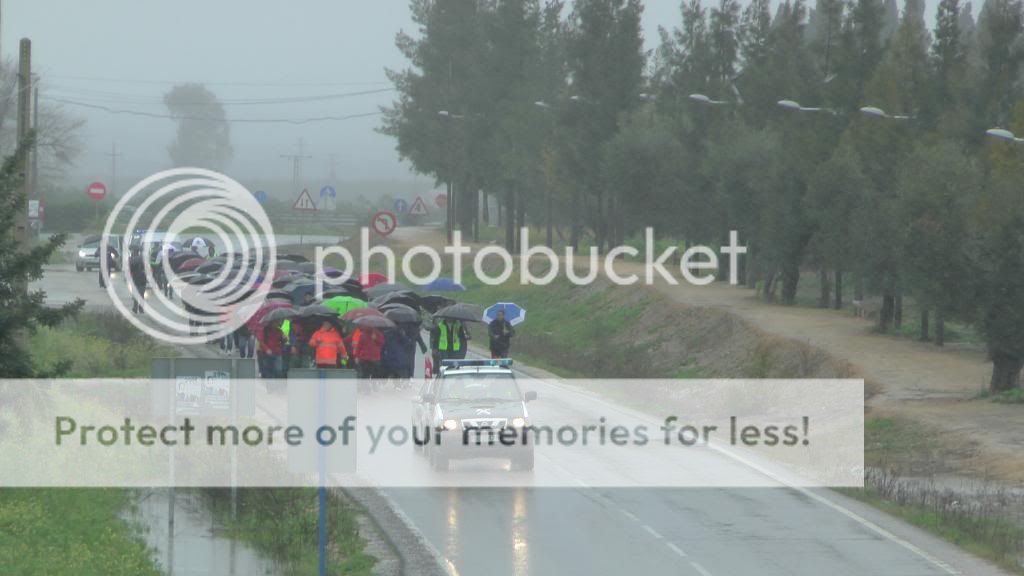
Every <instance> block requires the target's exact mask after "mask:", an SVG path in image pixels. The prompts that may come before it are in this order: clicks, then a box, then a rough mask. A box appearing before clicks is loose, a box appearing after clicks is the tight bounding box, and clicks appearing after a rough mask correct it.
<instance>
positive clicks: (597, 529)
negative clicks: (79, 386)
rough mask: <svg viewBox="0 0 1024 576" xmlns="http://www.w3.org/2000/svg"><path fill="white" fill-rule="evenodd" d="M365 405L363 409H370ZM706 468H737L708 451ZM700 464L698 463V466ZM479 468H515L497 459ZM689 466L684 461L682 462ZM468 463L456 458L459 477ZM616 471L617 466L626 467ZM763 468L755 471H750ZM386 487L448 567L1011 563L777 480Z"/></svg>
mask: <svg viewBox="0 0 1024 576" xmlns="http://www.w3.org/2000/svg"><path fill="white" fill-rule="evenodd" d="M37 287H40V288H43V289H45V290H46V291H47V292H48V295H49V301H50V302H53V303H61V302H66V301H70V300H72V299H74V298H76V297H81V298H84V299H86V300H87V302H88V303H89V307H90V308H94V309H102V308H109V307H110V304H109V302H108V301H107V296H106V293H105V292H104V291H102V290H101V289H100V288H99V286H98V284H97V282H96V274H95V272H93V273H76V272H74V270H73V268H68V267H57V268H52V267H51V268H50V269H48V270H47V274H46V277H45V278H44V279H43V280H42V281H41V282H39V283H37ZM521 385H522V387H523V388H524V389H527V390H529V389H537V390H538V391H539V392H540V396H541V399H540V400H539V401H538V402H537V404H536V405H534V407H533V408H532V410H534V411H535V414H536V415H535V417H536V418H542V417H543V418H549V419H554V420H561V421H573V420H575V419H579V418H581V417H588V418H597V417H599V416H600V415H601V412H604V411H606V410H616V409H617V407H615V406H613V405H611V404H608V403H606V402H604V401H602V400H599V399H589V400H586V401H582V402H581V400H580V397H579V395H578V394H577V393H575V392H573V391H571V390H568V389H560V388H559V387H558V386H555V385H551V384H547V383H542V382H532V381H530V380H529V379H528V378H526V377H524V378H523V380H522V383H521ZM410 396H411V393H409V392H404V393H390V394H382V395H379V396H376V397H374V399H373V400H372V406H371V407H369V408H372V409H373V410H374V411H377V410H380V411H383V412H387V413H389V414H406V413H408V411H409V410H410ZM259 402H260V405H261V408H262V409H264V410H266V411H267V412H270V413H281V411H282V410H283V411H285V412H286V410H287V407H286V406H283V404H284V402H285V401H284V399H283V398H282V397H280V396H266V395H263V396H262V397H261V398H260V400H259ZM362 409H363V408H362V407H361V410H362ZM405 458H406V461H407V462H408V464H407V469H405V470H404V471H403V473H405V474H409V475H417V474H419V475H422V479H423V481H424V482H425V483H430V477H431V475H435V474H439V473H438V472H434V471H432V470H431V469H430V468H429V466H428V464H427V462H426V460H425V459H424V458H421V457H419V456H415V455H414V454H413V453H412V450H408V452H407V456H406V457H405ZM700 458H703V459H707V460H706V465H710V466H735V465H736V464H735V463H732V462H722V461H720V460H721V459H724V458H726V457H725V456H722V455H718V454H713V453H710V452H708V453H705V454H703V455H702V456H701V457H700ZM693 465H694V466H697V465H698V464H697V463H694V464H693ZM477 466H479V467H480V468H481V471H482V472H483V473H488V474H494V473H506V474H507V472H506V471H505V470H504V469H503V464H501V463H497V462H495V463H490V464H488V463H486V462H485V463H483V464H480V465H469V467H470V468H471V469H472V470H470V473H472V471H473V470H475V469H476V468H475V467H477ZM684 466H685V464H684ZM602 467H605V468H608V463H606V462H600V461H598V462H582V461H581V462H572V463H571V464H570V465H568V466H565V465H562V464H561V463H560V462H559V458H558V455H557V454H554V453H551V454H545V453H544V452H543V450H542V449H541V448H538V458H537V469H536V471H535V473H534V474H535V475H537V476H539V477H550V476H560V477H562V479H563V480H565V481H566V482H565V483H566V484H568V485H572V483H571V479H572V477H573V475H574V473H575V472H576V471H577V470H581V469H583V468H592V469H600V468H602ZM460 470H462V473H466V471H465V470H463V467H461V466H457V467H456V468H455V471H454V472H452V473H454V474H458V473H460ZM627 472H628V471H622V470H609V472H608V473H609V474H619V473H627ZM751 473H755V472H751ZM385 493H386V494H387V496H388V497H390V498H391V499H392V500H393V501H394V502H395V503H396V504H397V505H398V506H399V507H400V509H401V511H402V512H403V513H404V514H405V516H407V517H408V518H409V520H410V521H411V522H412V524H413V525H414V526H415V528H416V529H417V530H419V532H420V533H422V535H423V536H424V537H425V539H426V540H427V541H428V542H429V543H430V544H431V545H432V546H433V548H434V549H435V551H436V553H437V556H438V558H439V559H440V561H441V562H442V564H443V565H444V566H445V568H446V569H447V570H448V571H449V572H450V573H451V574H456V575H463V576H476V575H482V576H501V575H506V574H509V575H530V574H532V575H544V576H546V575H559V576H561V575H576V574H579V575H588V576H589V575H602V574H609V575H613V574H614V575H618V574H635V575H647V574H679V575H686V576H734V575H747V574H750V575H758V576H766V575H779V576H782V575H787V576H788V575H808V576H820V575H825V576H846V575H849V576H855V575H856V576H860V575H877V576H890V575H891V576H933V575H943V574H964V575H970V576H984V575H988V574H1003V572H1002V571H1000V570H998V569H996V568H994V567H992V566H990V565H988V564H987V563H984V562H982V561H979V560H977V559H974V558H973V557H970V556H968V555H966V554H964V553H962V552H960V551H959V550H958V549H956V548H955V547H954V546H952V545H950V544H948V543H946V542H943V541H940V540H938V539H936V538H934V537H932V536H930V535H928V534H925V533H924V532H922V531H920V530H917V529H914V528H912V527H910V526H908V525H906V524H904V523H902V522H899V521H896V520H893V519H891V518H890V517H888V516H885V515H883V514H881V513H879V512H877V511H875V510H874V509H872V508H869V507H866V506H863V505H861V504H859V503H857V502H854V501H851V500H849V499H847V498H845V497H842V496H840V495H838V494H836V493H834V492H831V491H828V490H798V489H793V488H788V487H778V488H742V489H725V488H694V489H653V488H644V489H623V488H591V487H587V486H583V485H579V486H577V487H572V488H528V487H522V488H388V489H385Z"/></svg>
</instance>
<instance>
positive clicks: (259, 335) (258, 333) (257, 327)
mask: <svg viewBox="0 0 1024 576" xmlns="http://www.w3.org/2000/svg"><path fill="white" fill-rule="evenodd" d="M291 307H292V305H291V302H267V303H266V304H264V305H263V306H261V307H260V309H259V310H257V311H256V313H255V314H253V315H252V316H251V317H250V318H249V320H248V321H247V322H246V323H245V325H246V326H248V327H249V332H252V334H253V336H255V337H256V339H257V340H260V341H262V339H263V325H262V324H260V320H263V317H264V316H266V315H267V314H269V313H271V312H273V311H274V310H277V309H279V308H291Z"/></svg>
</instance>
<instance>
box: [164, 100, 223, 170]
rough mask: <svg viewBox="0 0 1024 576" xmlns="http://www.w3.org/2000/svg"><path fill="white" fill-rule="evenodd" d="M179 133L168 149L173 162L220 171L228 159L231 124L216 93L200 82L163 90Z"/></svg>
mask: <svg viewBox="0 0 1024 576" xmlns="http://www.w3.org/2000/svg"><path fill="white" fill-rule="evenodd" d="M164 105H165V106H166V107H167V111H168V112H169V113H170V114H171V115H172V116H174V117H175V119H176V120H177V121H178V133H177V137H176V138H175V140H174V142H173V143H171V146H170V147H169V148H168V149H167V152H168V153H169V154H170V156H171V162H172V163H173V164H174V165H175V166H195V167H198V168H207V169H209V170H217V171H223V170H224V169H225V168H227V166H228V164H229V163H230V162H231V158H232V156H233V155H234V149H233V148H232V147H231V126H230V124H229V123H228V120H227V115H226V114H225V112H224V107H223V106H222V105H221V103H220V101H219V100H218V99H217V96H216V95H215V94H214V93H213V92H211V91H210V90H209V89H207V88H206V87H205V86H203V85H202V84H181V85H178V86H175V87H174V88H171V90H170V91H168V92H167V93H166V94H164Z"/></svg>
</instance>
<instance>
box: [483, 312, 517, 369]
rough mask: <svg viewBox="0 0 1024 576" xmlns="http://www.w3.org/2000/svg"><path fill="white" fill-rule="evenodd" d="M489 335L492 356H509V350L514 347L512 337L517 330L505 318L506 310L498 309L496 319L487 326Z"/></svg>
mask: <svg viewBox="0 0 1024 576" xmlns="http://www.w3.org/2000/svg"><path fill="white" fill-rule="evenodd" d="M487 335H488V336H490V340H491V358H508V353H509V350H510V349H511V348H512V338H513V337H515V335H516V331H515V330H514V329H513V328H512V324H511V323H509V321H508V320H506V319H505V311H504V310H498V313H497V314H496V315H495V316H494V321H493V322H491V323H490V325H488V326H487Z"/></svg>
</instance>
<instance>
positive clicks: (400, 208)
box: [395, 198, 409, 214]
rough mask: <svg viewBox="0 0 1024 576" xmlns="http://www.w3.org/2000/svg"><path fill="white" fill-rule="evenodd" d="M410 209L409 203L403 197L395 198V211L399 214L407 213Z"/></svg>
mask: <svg viewBox="0 0 1024 576" xmlns="http://www.w3.org/2000/svg"><path fill="white" fill-rule="evenodd" d="M408 211H409V203H408V202H406V201H405V200H402V199H401V198H398V199H397V200H395V212H397V213H399V214H405V213H406V212H408Z"/></svg>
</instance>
